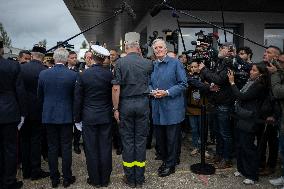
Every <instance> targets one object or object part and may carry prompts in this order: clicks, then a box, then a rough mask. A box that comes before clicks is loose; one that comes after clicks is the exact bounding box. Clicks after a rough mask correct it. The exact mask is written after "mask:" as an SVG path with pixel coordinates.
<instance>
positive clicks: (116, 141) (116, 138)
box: [111, 117, 122, 149]
mask: <svg viewBox="0 0 284 189" xmlns="http://www.w3.org/2000/svg"><path fill="white" fill-rule="evenodd" d="M111 129H112V142H113V147H114V148H115V149H122V143H121V137H120V134H119V128H118V124H117V121H116V120H115V118H114V117H113V118H112V127H111Z"/></svg>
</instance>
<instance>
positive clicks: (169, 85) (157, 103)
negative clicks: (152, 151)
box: [150, 39, 187, 177]
mask: <svg viewBox="0 0 284 189" xmlns="http://www.w3.org/2000/svg"><path fill="white" fill-rule="evenodd" d="M152 47H153V50H154V53H155V55H156V57H157V59H156V61H155V62H154V71H153V73H152V75H151V83H150V89H151V90H152V92H151V93H152V95H153V96H154V99H153V100H152V118H153V124H154V126H155V127H156V132H157V133H156V138H157V139H156V140H157V142H158V145H159V147H160V151H161V155H162V160H163V164H162V165H161V166H160V167H159V169H158V175H159V176H160V177H165V176H168V175H170V174H172V173H174V172H175V165H176V158H177V149H178V131H179V127H180V123H181V122H182V121H183V120H184V116H185V105H184V91H185V90H186V88H187V78H186V73H185V70H184V68H183V65H182V64H181V63H180V61H179V60H178V59H175V58H171V57H169V56H167V55H166V54H167V47H166V43H165V41H164V40H162V39H156V40H155V41H153V45H152Z"/></svg>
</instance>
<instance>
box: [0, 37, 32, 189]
mask: <svg viewBox="0 0 284 189" xmlns="http://www.w3.org/2000/svg"><path fill="white" fill-rule="evenodd" d="M3 54H4V48H3V41H2V40H1V39H0V75H1V80H0V188H1V189H18V188H21V187H22V186H23V182H22V181H17V179H16V174H17V126H18V129H20V127H21V126H22V125H23V122H24V116H25V114H26V113H25V89H24V85H23V81H22V77H21V74H20V64H19V63H17V62H14V61H11V60H6V59H4V58H3Z"/></svg>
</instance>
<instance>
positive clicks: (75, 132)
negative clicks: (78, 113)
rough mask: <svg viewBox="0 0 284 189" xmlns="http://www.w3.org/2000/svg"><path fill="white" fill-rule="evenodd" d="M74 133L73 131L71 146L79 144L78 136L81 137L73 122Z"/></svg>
mask: <svg viewBox="0 0 284 189" xmlns="http://www.w3.org/2000/svg"><path fill="white" fill-rule="evenodd" d="M73 128H74V133H73V146H79V145H80V138H81V131H79V130H78V129H77V127H76V126H75V124H74V125H73Z"/></svg>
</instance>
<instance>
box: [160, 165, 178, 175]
mask: <svg viewBox="0 0 284 189" xmlns="http://www.w3.org/2000/svg"><path fill="white" fill-rule="evenodd" d="M173 173H175V167H167V168H164V169H163V170H162V171H161V172H159V174H158V176H159V177H166V176H169V175H171V174H173Z"/></svg>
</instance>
